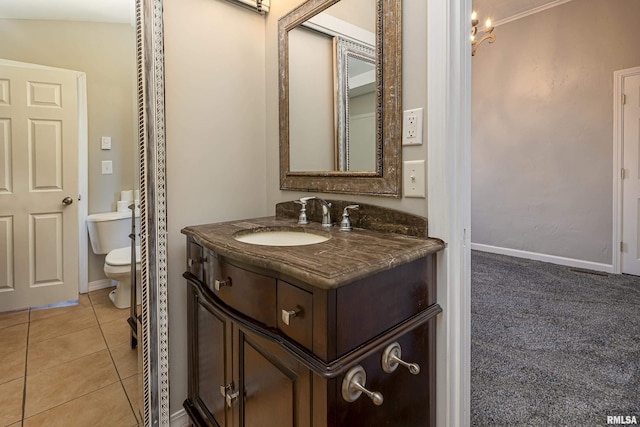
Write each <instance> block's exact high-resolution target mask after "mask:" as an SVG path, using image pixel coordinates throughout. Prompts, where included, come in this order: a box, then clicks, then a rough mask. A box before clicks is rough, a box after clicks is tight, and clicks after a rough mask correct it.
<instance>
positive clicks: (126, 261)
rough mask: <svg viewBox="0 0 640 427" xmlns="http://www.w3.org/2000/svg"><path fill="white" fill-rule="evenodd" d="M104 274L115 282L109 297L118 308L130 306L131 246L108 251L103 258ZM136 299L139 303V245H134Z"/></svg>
mask: <svg viewBox="0 0 640 427" xmlns="http://www.w3.org/2000/svg"><path fill="white" fill-rule="evenodd" d="M104 275H105V276H107V278H108V279H111V280H114V281H115V282H117V285H116V288H115V289H114V290H112V291H111V292H109V299H110V300H111V302H112V303H113V305H115V306H116V307H118V308H128V307H130V306H131V247H124V248H118V249H114V250H112V251H110V252H109V253H108V254H107V256H106V257H105V259H104ZM136 286H137V289H136V299H137V303H138V304H139V303H140V246H136Z"/></svg>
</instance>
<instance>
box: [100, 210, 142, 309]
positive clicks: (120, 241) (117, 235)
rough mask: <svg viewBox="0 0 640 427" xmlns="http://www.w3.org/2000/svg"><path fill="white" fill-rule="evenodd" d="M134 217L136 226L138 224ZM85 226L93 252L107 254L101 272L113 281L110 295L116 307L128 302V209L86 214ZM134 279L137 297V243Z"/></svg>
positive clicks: (138, 252)
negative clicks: (113, 287)
mask: <svg viewBox="0 0 640 427" xmlns="http://www.w3.org/2000/svg"><path fill="white" fill-rule="evenodd" d="M139 227H140V218H139V217H136V230H139V229H140V228H139ZM87 229H88V231H89V240H90V241H91V248H92V249H93V252H94V253H95V254H96V255H106V257H105V260H104V274H105V276H106V277H107V278H108V279H111V280H112V281H114V282H116V289H114V290H113V291H111V292H110V293H109V299H110V300H111V302H113V304H114V305H115V306H116V307H118V308H127V307H130V306H131V239H130V238H129V234H130V233H131V213H128V212H105V213H99V214H92V215H89V216H88V217H87ZM136 283H137V284H138V286H137V287H138V289H137V292H136V294H137V296H138V300H139V298H140V287H139V286H140V246H137V245H136Z"/></svg>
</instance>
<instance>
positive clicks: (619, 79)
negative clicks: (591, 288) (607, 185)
mask: <svg viewBox="0 0 640 427" xmlns="http://www.w3.org/2000/svg"><path fill="white" fill-rule="evenodd" d="M614 85H615V87H614V95H613V105H614V120H613V123H614V125H613V126H614V129H613V138H614V150H613V151H614V154H613V162H614V165H613V170H614V191H613V194H614V206H613V210H614V232H613V235H614V245H615V243H616V241H615V240H617V241H618V242H619V251H615V254H614V268H615V270H616V272H617V273H626V274H633V275H637V276H640V239H639V235H640V223H639V219H640V204H639V203H640V146H639V145H638V142H639V141H640V67H634V68H627V69H624V70H619V71H616V72H615V73H614ZM618 254H619V256H618Z"/></svg>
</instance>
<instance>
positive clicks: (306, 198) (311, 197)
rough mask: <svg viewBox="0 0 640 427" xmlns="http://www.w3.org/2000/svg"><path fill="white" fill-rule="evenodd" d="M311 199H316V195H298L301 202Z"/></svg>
mask: <svg viewBox="0 0 640 427" xmlns="http://www.w3.org/2000/svg"><path fill="white" fill-rule="evenodd" d="M313 199H317V197H316V196H308V197H300V201H301V202H302V203H306V202H308V201H309V200H313Z"/></svg>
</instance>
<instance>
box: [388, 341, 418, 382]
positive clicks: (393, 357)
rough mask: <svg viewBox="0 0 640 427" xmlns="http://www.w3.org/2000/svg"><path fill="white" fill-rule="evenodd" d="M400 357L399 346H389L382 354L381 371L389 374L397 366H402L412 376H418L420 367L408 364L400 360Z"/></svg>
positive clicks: (394, 344)
mask: <svg viewBox="0 0 640 427" xmlns="http://www.w3.org/2000/svg"><path fill="white" fill-rule="evenodd" d="M401 357H402V349H401V348H400V344H398V343H397V342H394V343H393V344H391V345H389V346H388V347H387V348H386V349H385V350H384V353H382V369H383V370H384V371H385V372H386V373H388V374H390V373H391V372H393V371H395V370H396V368H397V367H398V365H402V366H404V367H405V368H407V369H408V370H409V372H411V373H412V374H413V375H418V374H419V373H420V365H418V364H417V363H408V362H405V361H404V360H402V359H401Z"/></svg>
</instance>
